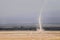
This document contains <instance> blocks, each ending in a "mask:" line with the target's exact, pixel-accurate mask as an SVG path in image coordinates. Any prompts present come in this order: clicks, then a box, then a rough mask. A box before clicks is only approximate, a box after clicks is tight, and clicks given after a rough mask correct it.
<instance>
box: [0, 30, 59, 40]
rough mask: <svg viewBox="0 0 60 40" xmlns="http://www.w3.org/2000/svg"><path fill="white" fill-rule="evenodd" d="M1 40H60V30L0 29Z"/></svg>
mask: <svg viewBox="0 0 60 40" xmlns="http://www.w3.org/2000/svg"><path fill="white" fill-rule="evenodd" d="M0 40H60V31H42V32H39V31H0Z"/></svg>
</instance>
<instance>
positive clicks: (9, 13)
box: [0, 0, 60, 24]
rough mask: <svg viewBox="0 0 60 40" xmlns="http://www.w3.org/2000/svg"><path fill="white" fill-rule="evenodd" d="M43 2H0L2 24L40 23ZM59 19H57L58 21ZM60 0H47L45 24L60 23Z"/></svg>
mask: <svg viewBox="0 0 60 40" xmlns="http://www.w3.org/2000/svg"><path fill="white" fill-rule="evenodd" d="M42 3H43V0H0V23H1V24H11V23H13V24H15V23H16V24H17V23H18V24H19V23H38V17H39V14H40V8H41V5H42ZM56 18H57V19H56ZM59 18H60V0H47V3H46V5H45V6H44V9H43V12H42V22H43V23H60V19H59Z"/></svg>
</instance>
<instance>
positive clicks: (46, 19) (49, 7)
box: [42, 0, 60, 24]
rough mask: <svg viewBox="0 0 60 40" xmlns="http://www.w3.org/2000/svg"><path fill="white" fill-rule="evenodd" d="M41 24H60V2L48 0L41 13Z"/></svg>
mask: <svg viewBox="0 0 60 40" xmlns="http://www.w3.org/2000/svg"><path fill="white" fill-rule="evenodd" d="M42 22H43V23H56V24H58V23H60V0H48V1H47V2H46V5H45V7H44V9H43V12H42Z"/></svg>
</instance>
